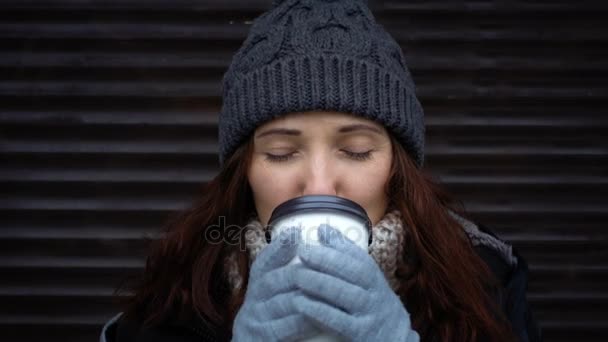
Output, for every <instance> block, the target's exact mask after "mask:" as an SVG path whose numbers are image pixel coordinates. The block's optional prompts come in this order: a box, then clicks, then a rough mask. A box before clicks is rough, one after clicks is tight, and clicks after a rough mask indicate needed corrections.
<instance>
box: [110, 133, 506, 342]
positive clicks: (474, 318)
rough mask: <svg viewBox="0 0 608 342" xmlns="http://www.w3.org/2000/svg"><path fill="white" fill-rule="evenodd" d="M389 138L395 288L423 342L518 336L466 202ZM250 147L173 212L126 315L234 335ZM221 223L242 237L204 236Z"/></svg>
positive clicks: (123, 288)
mask: <svg viewBox="0 0 608 342" xmlns="http://www.w3.org/2000/svg"><path fill="white" fill-rule="evenodd" d="M390 139H391V143H392V146H393V161H392V166H391V171H390V176H389V179H388V181H387V183H386V186H385V191H386V194H387V196H388V197H389V199H390V202H389V203H390V209H398V210H399V211H400V213H401V217H402V220H403V225H404V227H406V229H408V234H406V239H405V241H404V244H405V246H404V248H403V251H404V254H403V255H402V256H401V257H402V262H401V266H400V267H398V269H397V272H396V275H397V277H398V278H399V279H400V280H401V286H400V287H399V289H398V291H397V294H398V295H399V297H400V298H401V300H402V302H403V303H404V305H405V307H406V309H407V310H408V312H409V313H410V317H411V319H412V326H413V328H414V329H415V330H416V331H417V332H418V333H419V335H420V337H421V339H422V340H423V341H476V340H480V339H491V340H492V341H513V340H515V337H514V335H513V331H512V328H511V327H510V324H509V322H508V320H507V319H506V317H505V316H504V314H502V311H501V309H500V308H499V306H498V305H497V303H496V302H495V301H494V300H492V297H491V294H490V293H494V292H493V291H496V290H497V289H498V287H499V286H500V282H499V281H498V280H497V279H496V278H495V277H494V275H493V273H492V272H491V270H490V269H489V268H488V266H487V265H486V264H485V262H484V261H483V260H482V259H481V258H480V257H479V256H478V255H477V254H476V253H475V251H474V249H473V247H472V245H471V243H470V241H469V240H468V239H467V238H466V236H465V235H464V233H463V229H462V227H461V225H460V223H458V221H456V220H455V219H454V218H453V217H452V216H451V215H450V214H449V213H448V210H451V211H452V212H453V213H456V214H458V215H459V216H461V217H463V218H469V217H470V216H469V215H468V214H467V213H466V211H465V209H464V205H463V204H462V202H460V201H458V200H456V199H455V198H454V196H452V195H451V194H450V193H449V192H448V191H446V189H445V187H444V186H442V185H440V184H439V182H438V181H435V180H434V177H433V176H432V175H430V173H427V172H425V171H424V169H419V168H417V167H416V166H415V164H414V162H413V160H412V159H411V158H410V157H409V155H408V153H407V152H406V151H405V150H404V148H403V146H402V145H401V144H400V143H399V142H397V140H395V138H394V136H392V134H390ZM252 149H253V139H249V140H248V141H246V142H245V143H244V144H242V145H241V146H240V147H239V148H238V149H237V150H236V152H235V153H234V154H233V155H232V157H231V158H229V159H228V160H226V162H225V163H224V166H223V168H222V169H221V170H220V172H219V174H218V175H217V176H216V177H215V178H214V179H212V180H211V181H209V182H206V183H204V184H203V185H202V187H201V188H200V192H199V195H198V196H197V199H196V200H195V201H194V203H193V204H192V206H191V207H190V208H189V209H186V210H183V211H181V212H178V213H176V214H174V215H173V216H172V217H170V218H169V219H168V220H167V222H166V223H165V227H164V229H163V231H162V235H161V236H160V237H159V238H157V239H152V240H151V242H150V243H151V245H150V246H149V247H150V249H149V254H148V256H147V260H146V265H145V269H144V271H143V274H142V275H140V276H138V277H137V278H135V279H127V281H126V282H125V283H123V284H121V285H120V286H119V287H118V288H117V289H116V291H115V295H116V298H117V299H118V301H119V303H120V305H121V306H122V309H123V310H122V311H123V315H124V317H127V318H129V317H134V316H137V317H138V320H139V321H140V322H142V324H143V326H144V327H146V326H154V325H157V324H161V323H163V322H165V321H168V320H172V321H176V320H177V321H180V320H183V321H190V320H191V319H192V317H199V318H203V319H204V320H205V321H206V322H210V323H211V324H212V325H213V326H215V327H216V329H215V330H216V331H217V332H219V335H220V336H222V337H224V338H227V339H228V338H230V336H231V331H232V323H233V321H234V318H235V316H236V313H237V312H238V310H239V308H240V306H241V304H242V303H243V300H244V296H245V290H246V287H247V279H248V277H249V256H248V253H247V252H246V249H245V248H243V246H244V245H245V243H244V234H234V233H235V230H234V227H237V231H236V232H237V233H243V232H244V231H243V230H244V229H245V226H246V224H247V223H248V222H249V220H250V219H251V217H252V214H253V213H254V212H255V207H254V203H253V196H252V191H251V188H250V186H249V183H248V180H247V171H248V168H249V165H250V161H251V155H252ZM220 218H221V219H220ZM222 220H223V222H221V221H222ZM218 227H220V229H223V230H224V233H226V234H229V232H228V230H229V229H228V227H231V228H232V229H231V230H230V231H231V232H232V237H233V239H235V241H236V243H214V242H212V241H209V239H208V238H205V237H206V236H209V235H208V234H209V233H210V229H218ZM232 253H236V254H235V255H236V261H237V262H236V264H237V265H238V269H239V272H240V273H241V275H243V280H244V281H243V284H242V285H241V286H240V288H239V289H238V290H237V291H235V292H232V290H231V289H230V286H229V283H228V281H227V277H226V272H227V270H226V262H225V260H226V258H227V257H228V256H229V255H231V254H232ZM125 293H127V294H126V295H125Z"/></svg>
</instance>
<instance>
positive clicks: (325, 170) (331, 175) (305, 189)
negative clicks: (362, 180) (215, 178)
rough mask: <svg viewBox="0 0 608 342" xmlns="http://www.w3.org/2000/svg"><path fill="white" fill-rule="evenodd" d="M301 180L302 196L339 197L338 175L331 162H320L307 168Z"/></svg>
mask: <svg viewBox="0 0 608 342" xmlns="http://www.w3.org/2000/svg"><path fill="white" fill-rule="evenodd" d="M306 170H307V172H304V173H303V179H302V180H301V184H302V186H301V189H302V191H301V192H302V196H304V195H333V196H337V195H338V185H339V183H338V175H336V173H335V172H334V169H333V167H332V163H331V161H330V160H328V159H326V160H318V161H317V162H313V163H310V164H309V165H308V166H306Z"/></svg>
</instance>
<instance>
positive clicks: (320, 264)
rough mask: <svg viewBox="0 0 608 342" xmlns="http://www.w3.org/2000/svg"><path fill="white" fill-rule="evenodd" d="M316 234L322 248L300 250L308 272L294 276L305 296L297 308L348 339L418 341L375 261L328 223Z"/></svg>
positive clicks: (306, 247)
mask: <svg viewBox="0 0 608 342" xmlns="http://www.w3.org/2000/svg"><path fill="white" fill-rule="evenodd" d="M318 236H319V241H320V242H321V245H317V246H315V245H308V244H306V245H300V247H299V248H298V255H299V256H300V258H301V259H302V262H303V265H305V266H306V268H304V269H300V270H298V272H297V273H296V274H295V282H296V285H297V286H298V287H299V288H300V289H301V290H302V293H303V294H302V295H298V296H297V297H296V298H295V306H296V310H297V311H298V312H300V313H302V314H303V315H305V316H306V317H307V318H309V319H311V320H313V322H314V323H315V324H316V325H318V326H319V327H320V328H321V329H322V330H325V331H331V332H333V333H335V334H338V335H339V336H341V337H343V338H345V339H347V340H348V341H357V342H358V341H407V342H418V341H419V340H420V337H419V335H418V333H417V332H416V331H414V330H413V329H412V327H411V322H410V315H409V313H408V312H407V310H406V309H405V307H404V306H403V304H402V303H401V300H400V299H399V296H397V294H395V292H394V291H393V290H392V289H391V288H390V286H389V284H388V282H387V280H386V278H385V276H384V273H383V272H382V270H381V269H380V268H379V267H378V265H377V264H376V262H375V260H374V259H372V258H371V256H370V255H369V254H368V253H367V252H366V251H364V250H363V249H361V248H360V247H358V246H357V245H355V244H354V243H353V242H352V241H350V240H349V239H348V238H346V237H345V236H344V235H342V234H341V233H340V232H339V231H338V230H336V229H334V228H332V227H330V226H328V225H325V224H323V225H322V226H321V227H319V229H318Z"/></svg>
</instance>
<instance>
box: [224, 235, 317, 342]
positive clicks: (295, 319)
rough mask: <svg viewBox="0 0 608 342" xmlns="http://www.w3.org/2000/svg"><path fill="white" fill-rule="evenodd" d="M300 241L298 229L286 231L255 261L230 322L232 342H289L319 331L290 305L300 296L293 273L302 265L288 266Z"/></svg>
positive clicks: (274, 239) (273, 240)
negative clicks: (231, 325)
mask: <svg viewBox="0 0 608 342" xmlns="http://www.w3.org/2000/svg"><path fill="white" fill-rule="evenodd" d="M300 241H301V230H300V229H299V228H297V227H292V228H289V229H286V230H284V231H282V232H281V234H279V236H278V238H273V239H272V242H271V243H270V244H269V245H268V246H266V247H265V248H264V249H263V250H262V252H260V254H259V255H258V257H257V258H256V259H255V261H254V262H253V264H252V265H251V270H250V272H249V284H248V286H247V292H246V293H245V300H244V302H243V305H242V306H241V308H240V310H239V312H238V313H237V315H236V318H235V320H234V323H233V327H232V341H238V342H242V341H291V340H297V339H300V338H304V337H309V336H312V335H317V334H318V333H319V332H320V331H319V329H318V328H316V327H315V325H314V324H313V323H312V322H311V321H309V320H307V319H306V318H304V317H303V315H302V314H300V313H298V312H297V311H296V310H295V308H294V306H293V299H294V298H295V296H296V295H298V294H299V293H300V291H299V290H298V289H297V287H296V286H295V282H294V279H295V274H296V273H297V272H299V270H300V269H301V268H302V266H301V264H300V265H298V264H295V265H287V264H288V263H289V261H291V260H292V259H293V258H294V257H295V255H296V252H297V248H298V245H299V244H300Z"/></svg>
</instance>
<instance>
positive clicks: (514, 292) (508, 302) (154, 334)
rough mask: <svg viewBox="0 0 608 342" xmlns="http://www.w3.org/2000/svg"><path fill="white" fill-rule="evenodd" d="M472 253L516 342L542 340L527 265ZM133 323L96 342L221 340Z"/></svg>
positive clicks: (484, 248)
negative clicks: (494, 287)
mask: <svg viewBox="0 0 608 342" xmlns="http://www.w3.org/2000/svg"><path fill="white" fill-rule="evenodd" d="M477 227H478V228H479V231H482V232H484V233H486V234H489V235H491V236H493V237H495V238H496V239H498V237H497V236H496V235H495V234H494V233H493V232H491V231H490V230H489V229H488V228H487V227H485V226H484V225H482V224H477ZM475 251H476V252H477V253H478V255H479V256H480V257H481V258H482V259H483V260H484V261H485V262H486V264H487V265H488V266H489V267H490V269H491V270H492V271H493V272H494V274H495V275H496V276H497V278H498V279H500V280H501V282H502V285H503V287H502V291H501V292H500V293H498V294H497V295H496V301H497V302H498V303H500V307H501V308H502V310H503V312H504V313H505V315H506V316H507V318H508V319H509V321H510V322H511V325H512V327H513V330H514V332H515V333H516V334H517V336H518V337H519V339H520V341H525V342H528V341H529V342H536V341H542V333H541V330H540V327H539V326H538V324H537V322H536V319H535V317H534V316H533V314H532V311H531V310H530V306H529V303H528V300H527V298H526V291H527V286H528V265H527V262H526V261H525V260H524V258H523V257H521V255H519V253H518V252H517V250H515V249H514V248H511V249H510V250H509V253H510V254H511V255H510V256H509V257H510V258H511V259H512V260H517V262H516V263H515V265H513V264H512V263H510V262H509V261H508V260H507V259H505V251H504V250H502V251H498V250H497V249H495V248H493V247H492V246H490V245H485V244H479V245H477V246H475ZM138 328H139V324H138V323H137V322H125V321H124V320H123V319H122V314H121V313H119V314H118V315H116V316H114V317H113V318H112V319H110V320H109V321H108V322H107V323H106V324H105V326H104V327H103V329H102V332H101V338H100V342H144V341H145V342H168V341H171V342H194V341H225V340H227V339H226V338H221V337H220V336H218V334H217V333H216V329H214V328H213V327H211V326H210V325H209V324H206V322H199V324H166V325H163V326H158V327H155V328H150V329H145V330H142V331H139V329H138Z"/></svg>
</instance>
